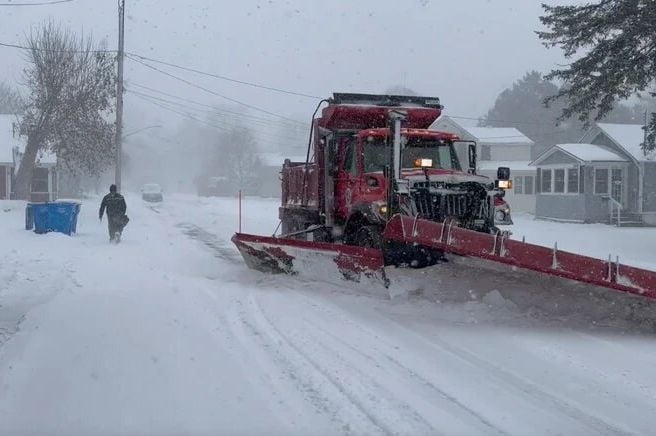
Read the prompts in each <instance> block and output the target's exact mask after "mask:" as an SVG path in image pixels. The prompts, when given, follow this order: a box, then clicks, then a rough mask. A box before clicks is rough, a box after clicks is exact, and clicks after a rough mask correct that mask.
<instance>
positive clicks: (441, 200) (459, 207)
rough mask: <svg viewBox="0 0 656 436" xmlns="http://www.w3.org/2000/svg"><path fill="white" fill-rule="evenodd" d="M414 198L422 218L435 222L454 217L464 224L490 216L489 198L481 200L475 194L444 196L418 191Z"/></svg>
mask: <svg viewBox="0 0 656 436" xmlns="http://www.w3.org/2000/svg"><path fill="white" fill-rule="evenodd" d="M412 198H413V200H414V203H415V207H416V208H417V212H418V214H419V215H420V216H422V217H424V218H428V219H430V220H435V221H444V219H445V218H447V217H454V218H457V219H459V220H460V221H462V222H463V223H467V222H471V221H473V220H481V219H483V220H484V219H486V218H487V217H488V216H489V212H490V210H489V207H490V206H489V201H488V197H487V196H486V197H485V198H483V199H482V198H480V197H479V196H478V195H475V194H473V193H462V194H442V193H431V192H429V191H428V190H427V189H418V190H416V191H414V192H413V193H412Z"/></svg>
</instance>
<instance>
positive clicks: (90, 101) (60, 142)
mask: <svg viewBox="0 0 656 436" xmlns="http://www.w3.org/2000/svg"><path fill="white" fill-rule="evenodd" d="M27 45H28V47H29V51H28V52H27V61H28V63H29V65H28V67H27V68H26V69H25V72H24V75H25V81H26V85H27V87H28V89H29V96H28V97H27V98H26V102H25V103H26V104H25V106H26V109H25V114H24V116H23V119H22V122H21V134H23V135H25V136H27V146H26V148H25V152H24V154H23V158H22V160H21V164H20V167H19V170H18V174H17V176H16V196H17V198H22V199H26V198H28V197H29V194H30V185H31V180H32V172H33V169H34V164H35V161H36V157H37V154H38V152H39V151H40V150H52V151H54V152H56V153H57V155H58V159H59V160H61V161H62V162H64V164H65V165H66V166H67V167H68V168H69V169H71V170H73V171H79V172H83V173H90V172H94V171H99V170H101V169H102V168H104V167H105V166H106V165H107V164H108V163H109V156H111V153H112V148H113V143H112V141H111V137H112V135H113V131H114V130H113V129H114V127H113V125H112V123H111V121H109V118H110V116H111V114H112V112H113V109H114V106H113V105H114V97H115V88H114V84H115V73H114V56H113V55H112V54H111V53H110V52H108V51H107V50H105V47H104V44H100V45H99V46H96V45H95V44H94V41H93V39H92V38H86V39H85V38H82V37H77V36H75V35H74V34H73V33H71V32H70V31H68V30H65V29H62V28H61V27H60V26H58V25H55V24H53V23H52V22H48V23H46V24H44V25H43V26H42V27H41V28H39V29H38V30H35V31H34V32H33V33H32V34H30V35H29V36H28V38H27Z"/></svg>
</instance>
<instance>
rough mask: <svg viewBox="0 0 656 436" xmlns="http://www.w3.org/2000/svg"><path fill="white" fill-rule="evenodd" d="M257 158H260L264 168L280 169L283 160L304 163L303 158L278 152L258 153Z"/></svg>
mask: <svg viewBox="0 0 656 436" xmlns="http://www.w3.org/2000/svg"><path fill="white" fill-rule="evenodd" d="M257 156H258V157H259V158H260V161H261V162H262V165H264V166H266V167H282V164H283V163H284V162H285V159H289V160H291V161H292V162H305V156H290V155H287V154H285V153H279V152H267V153H258V154H257Z"/></svg>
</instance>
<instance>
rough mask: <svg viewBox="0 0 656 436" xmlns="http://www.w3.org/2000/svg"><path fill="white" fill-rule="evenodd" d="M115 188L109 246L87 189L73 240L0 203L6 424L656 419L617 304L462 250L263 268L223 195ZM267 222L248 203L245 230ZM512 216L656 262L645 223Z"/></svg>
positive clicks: (94, 427)
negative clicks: (247, 262) (386, 269)
mask: <svg viewBox="0 0 656 436" xmlns="http://www.w3.org/2000/svg"><path fill="white" fill-rule="evenodd" d="M127 200H128V215H130V218H131V221H130V224H129V225H128V228H127V229H126V231H125V233H124V236H123V241H122V242H121V244H120V245H118V246H114V245H110V244H108V242H107V239H108V238H107V234H106V233H107V231H106V226H105V223H104V222H103V223H99V222H98V219H97V206H98V204H97V203H98V202H97V201H95V202H94V201H91V202H87V203H85V204H84V205H83V206H82V215H81V217H80V220H79V223H78V232H79V233H78V234H77V235H75V236H73V237H67V236H64V235H59V234H47V235H36V234H34V233H32V232H27V231H25V230H22V226H23V207H24V205H23V203H20V202H0V244H1V245H0V434H2V435H4V434H7V435H21V434H66V435H74V434H207V435H215V434H381V433H382V434H413V435H416V434H517V435H524V434H577V435H578V434H590V435H596V434H653V432H654V428H656V372H655V371H654V370H653V368H654V367H656V347H654V337H653V333H651V332H649V326H648V325H645V323H644V322H637V321H635V320H634V319H633V318H632V317H629V318H626V319H625V318H622V317H620V316H619V315H620V314H622V313H623V312H625V311H624V310H623V308H622V307H621V305H618V304H617V302H615V301H597V300H593V299H588V298H587V297H586V295H585V294H584V295H583V296H582V297H581V298H579V299H578V300H577V301H573V302H571V304H572V306H571V307H570V309H572V310H569V311H567V310H563V309H568V308H567V307H563V303H562V302H561V301H560V300H557V299H554V300H552V298H555V296H553V295H551V294H550V289H551V287H552V285H554V284H553V283H552V282H551V281H550V280H538V281H537V282H536V281H535V277H532V278H531V277H529V276H521V275H518V276H512V277H510V276H508V275H503V274H497V273H495V271H493V270H474V269H472V268H471V265H470V264H467V263H466V262H465V263H462V264H444V265H439V266H436V267H433V268H429V269H426V270H421V271H413V272H409V271H404V270H399V271H390V276H391V277H392V289H391V291H392V292H391V293H392V294H393V295H395V296H396V297H395V298H393V299H390V298H389V293H388V291H386V290H385V289H380V288H376V287H366V286H363V285H361V284H360V285H357V284H353V283H349V282H337V281H336V282H334V283H333V282H330V283H329V282H322V281H317V280H296V279H295V278H293V277H286V276H270V275H264V274H261V273H258V272H254V271H250V270H248V269H246V267H245V266H244V265H243V262H242V261H241V258H240V257H239V254H238V252H237V251H236V250H235V249H234V248H233V247H232V245H231V243H230V241H229V238H230V236H231V234H232V233H233V232H234V231H235V230H236V228H237V222H238V221H237V213H236V212H237V202H236V200H235V199H216V198H211V199H198V198H195V197H191V196H189V197H185V196H167V198H165V201H164V203H162V204H161V205H154V206H153V205H148V204H144V203H143V202H142V201H141V200H140V199H139V198H138V197H136V196H129V197H128V198H127ZM276 217H277V201H275V200H256V199H250V198H249V199H246V200H245V202H244V222H243V230H244V231H246V232H251V233H263V234H271V233H273V231H274V229H275V226H276V224H277V220H276ZM515 221H516V225H515V226H514V227H513V232H514V237H517V238H521V237H522V236H526V239H527V240H528V241H530V242H535V243H541V244H546V245H552V243H553V242H554V241H555V240H558V245H559V248H562V249H565V250H570V251H577V252H583V253H586V254H590V255H594V256H598V257H602V258H605V257H607V255H608V254H609V253H613V254H614V255H615V254H618V255H619V256H620V259H621V260H622V261H623V262H625V263H631V264H635V265H638V266H642V267H651V268H656V253H654V252H653V250H652V249H651V247H654V246H655V245H654V243H655V242H656V229H616V228H613V227H609V226H602V225H590V226H588V225H567V224H556V223H549V222H542V221H535V220H533V219H531V217H529V216H516V217H515ZM509 279H513V280H515V282H512V283H511V282H509V281H508V280H509ZM554 286H555V285H554ZM508 291H512V292H510V293H509V292H508ZM520 295H524V296H526V297H525V298H510V297H509V296H512V297H516V296H520ZM632 300H635V299H632ZM568 304H570V303H568ZM586 304H587V305H588V306H589V305H591V304H595V305H604V304H607V305H608V307H605V308H602V309H603V310H587V308H586ZM624 315H626V314H625V313H624ZM647 324H648V323H647Z"/></svg>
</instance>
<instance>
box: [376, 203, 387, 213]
mask: <svg viewBox="0 0 656 436" xmlns="http://www.w3.org/2000/svg"><path fill="white" fill-rule="evenodd" d="M378 212H379V213H380V214H381V215H387V205H386V204H383V205H382V206H380V207H379V208H378Z"/></svg>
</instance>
